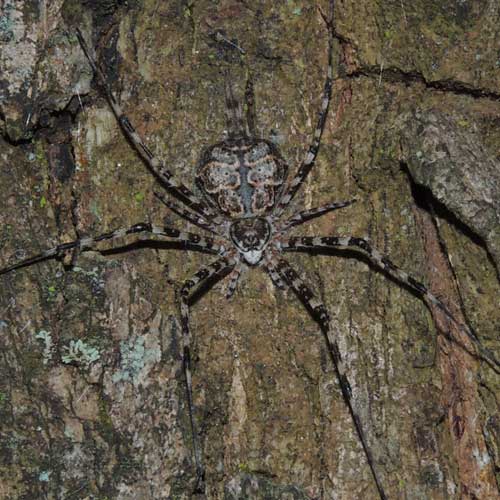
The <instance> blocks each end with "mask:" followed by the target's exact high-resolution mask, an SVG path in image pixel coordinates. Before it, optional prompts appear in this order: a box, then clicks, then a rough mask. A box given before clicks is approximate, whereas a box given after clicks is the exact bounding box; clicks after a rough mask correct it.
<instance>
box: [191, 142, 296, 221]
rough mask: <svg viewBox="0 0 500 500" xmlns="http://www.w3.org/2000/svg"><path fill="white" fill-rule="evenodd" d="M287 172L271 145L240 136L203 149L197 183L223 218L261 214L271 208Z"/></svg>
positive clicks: (274, 147) (276, 151)
mask: <svg viewBox="0 0 500 500" xmlns="http://www.w3.org/2000/svg"><path fill="white" fill-rule="evenodd" d="M287 172H288V168H287V166H286V163H285V161H284V160H283V158H282V156H281V154H280V152H279V150H278V148H277V147H276V146H275V145H274V144H272V143H271V142H269V141H265V140H259V139H253V138H248V137H239V138H236V139H228V140H227V141H224V142H221V143H218V144H215V145H214V146H211V147H210V148H208V149H207V150H206V151H205V153H204V154H203V155H202V157H201V159H200V163H199V166H198V171H197V175H196V183H197V185H198V186H199V188H200V189H201V190H202V192H203V193H204V194H205V196H207V197H208V198H210V199H211V201H212V202H213V203H214V204H215V205H216V206H217V207H218V209H219V210H220V211H221V212H222V213H223V214H224V215H225V216H226V217H230V218H239V217H253V216H263V215H265V214H268V213H270V212H271V211H272V209H273V208H274V206H275V203H276V198H277V196H278V194H279V193H280V192H281V189H282V186H283V184H284V182H285V179H286V175H287Z"/></svg>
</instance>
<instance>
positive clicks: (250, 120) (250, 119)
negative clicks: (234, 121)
mask: <svg viewBox="0 0 500 500" xmlns="http://www.w3.org/2000/svg"><path fill="white" fill-rule="evenodd" d="M245 107H246V112H247V113H246V115H247V116H246V118H247V119H246V130H247V135H248V136H249V137H256V131H255V121H256V120H255V94H254V91H253V79H252V75H251V74H250V75H248V78H247V84H246V87H245Z"/></svg>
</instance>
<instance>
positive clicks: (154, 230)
mask: <svg viewBox="0 0 500 500" xmlns="http://www.w3.org/2000/svg"><path fill="white" fill-rule="evenodd" d="M137 233H147V234H149V235H155V236H161V237H165V238H167V241H175V242H177V243H181V244H184V245H186V247H187V249H192V250H200V251H202V252H208V253H214V254H217V253H219V252H220V249H221V247H220V246H219V245H218V244H217V242H216V240H215V239H213V238H210V237H202V236H200V235H198V234H195V233H189V232H187V231H179V230H178V229H176V228H174V227H170V226H154V225H152V224H150V223H149V222H140V223H138V224H134V225H133V226H130V227H126V228H125V227H124V228H120V229H116V230H115V231H110V232H109V233H104V234H101V235H99V236H95V237H94V238H91V237H88V238H80V239H78V240H73V241H69V242H67V243H61V244H59V245H56V246H55V247H52V248H49V249H48V250H45V251H44V252H42V253H40V254H38V255H34V256H32V257H29V258H27V259H24V260H21V261H19V262H17V263H15V264H13V265H11V266H8V267H4V268H3V269H0V274H6V273H8V272H10V271H14V270H15V269H19V268H21V267H26V266H30V265H31V264H35V263H36V262H40V261H42V260H46V259H50V258H53V257H57V256H59V255H61V254H62V253H63V252H65V251H67V250H70V249H73V248H75V249H79V250H81V251H86V250H90V249H92V248H94V247H95V246H96V245H97V243H99V242H101V241H104V240H113V239H118V238H123V237H124V236H127V235H129V234H137Z"/></svg>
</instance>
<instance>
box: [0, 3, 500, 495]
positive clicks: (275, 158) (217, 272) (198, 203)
mask: <svg viewBox="0 0 500 500" xmlns="http://www.w3.org/2000/svg"><path fill="white" fill-rule="evenodd" d="M333 12H334V2H333V0H331V1H330V13H329V15H328V16H325V15H323V14H322V16H323V18H324V20H325V24H326V27H327V31H328V69H327V75H326V79H325V83H324V89H323V95H322V99H321V107H320V110H319V113H318V119H317V125H316V128H315V131H314V133H313V138H312V141H311V144H310V146H309V148H308V149H307V152H306V154H305V156H304V159H303V161H302V163H301V164H300V165H299V166H298V168H297V169H296V171H295V172H294V173H293V175H292V176H290V175H289V173H290V172H289V170H290V169H289V167H288V165H287V163H286V162H285V160H284V159H283V156H282V155H281V153H280V152H279V149H278V147H277V146H276V145H275V144H274V143H272V142H271V141H268V140H264V139H261V138H258V137H257V136H256V134H255V116H254V109H253V98H250V99H248V101H247V109H246V116H245V117H243V112H242V107H241V106H240V104H238V103H237V100H236V99H235V98H234V95H233V90H232V87H231V84H230V81H229V78H227V77H226V92H225V93H226V96H225V97H226V108H227V122H228V130H229V136H228V137H227V139H226V140H224V141H222V142H219V143H217V144H215V145H213V146H210V147H209V148H207V149H206V150H205V151H204V152H203V153H202V155H201V159H200V161H199V164H198V167H197V172H196V185H197V187H198V189H199V191H200V192H201V193H202V194H203V197H199V196H198V195H196V194H195V192H194V191H192V190H191V189H189V188H188V187H186V186H185V185H184V184H183V183H181V182H180V181H178V180H177V179H176V178H175V176H174V175H173V173H172V172H171V171H170V170H168V168H167V167H166V166H165V165H164V164H163V162H162V161H161V160H160V159H158V158H157V157H156V156H155V155H154V154H153V153H152V151H151V150H150V149H149V148H148V146H147V145H146V144H145V143H144V141H143V140H142V138H141V137H140V136H139V134H138V133H137V132H136V130H135V128H134V127H133V126H132V124H131V122H130V121H129V119H128V118H127V117H126V116H125V114H124V113H123V111H122V109H121V107H120V105H119V104H118V102H117V99H116V98H115V96H114V93H113V91H112V90H111V88H110V86H109V84H108V83H107V81H106V78H105V76H104V74H103V72H102V71H101V69H100V68H99V66H98V65H97V63H96V62H95V59H94V57H93V56H92V54H91V52H90V50H89V49H88V47H87V45H86V42H85V40H84V38H83V36H82V34H81V33H80V31H79V30H77V36H78V39H79V42H80V45H81V47H82V49H83V51H84V52H85V55H86V56H87V59H88V61H89V63H90V65H91V67H92V69H93V72H94V74H95V76H96V77H97V80H98V81H99V83H100V85H101V86H102V87H103V88H104V91H105V94H106V97H107V100H108V102H109V105H110V106H111V108H112V110H113V112H114V114H115V116H116V118H117V120H118V122H119V124H120V126H121V127H122V129H123V132H124V134H125V135H126V137H127V138H128V139H129V141H130V142H131V143H132V145H133V146H134V147H135V149H136V150H137V151H138V153H139V154H140V155H141V156H142V158H143V160H144V162H145V163H146V165H147V166H148V168H149V170H150V171H151V172H152V174H153V175H154V176H155V177H156V178H157V180H158V181H159V183H160V184H161V185H162V186H163V187H164V188H165V190H166V191H167V193H168V195H172V196H173V197H174V198H175V199H177V200H178V201H179V202H180V204H179V203H177V202H176V201H174V200H173V199H172V198H171V197H170V196H168V195H166V194H165V193H164V192H157V193H155V194H156V196H157V197H158V199H159V200H161V201H162V202H163V203H164V204H165V205H166V206H167V207H168V208H169V209H171V210H172V211H174V212H175V213H177V214H178V215H179V216H180V217H182V218H183V219H185V220H187V221H189V222H191V223H193V224H195V225H197V226H198V227H200V228H201V229H203V230H204V231H205V232H206V233H209V234H205V235H201V234H197V233H192V232H188V231H183V230H179V229H177V228H174V227H170V226H166V225H163V226H159V225H154V224H151V223H149V222H140V223H137V224H134V225H132V226H129V227H126V228H120V229H117V230H114V231H110V232H107V233H104V234H101V235H99V236H96V237H93V238H91V237H88V238H82V239H78V240H74V241H70V242H67V243H62V244H60V245H57V246H56V247H53V248H51V249H48V250H46V251H44V252H42V253H41V254H39V255H35V256H33V257H30V258H28V259H25V260H23V261H20V262H17V263H14V264H13V265H10V266H8V267H5V268H4V269H1V270H0V274H5V273H8V272H11V271H13V270H15V269H18V268H21V267H24V266H28V265H31V264H34V263H36V262H39V261H42V260H44V259H47V258H53V257H57V256H59V255H61V254H64V253H65V252H67V251H69V250H77V251H85V250H88V249H92V248H94V247H96V245H97V244H98V243H99V242H101V241H106V240H114V239H118V238H122V237H123V236H126V235H131V234H136V235H141V239H145V238H146V239H147V237H148V236H155V237H160V238H163V239H164V240H166V241H173V242H178V243H180V244H182V245H185V247H186V249H187V250H197V251H201V252H204V253H209V254H213V255H215V256H216V258H215V260H213V261H212V262H211V263H209V264H207V265H206V266H203V267H202V268H201V269H199V270H198V271H197V272H196V273H195V274H194V275H193V276H191V277H190V278H189V279H187V280H186V281H185V282H184V284H183V285H182V287H181V288H180V293H179V301H180V316H181V325H182V365H183V371H184V375H185V382H186V397H187V402H188V409H189V414H190V425H191V432H192V446H193V456H194V463H195V467H196V476H197V484H196V491H198V492H203V490H204V475H205V471H204V465H203V453H202V447H201V443H200V439H199V436H198V432H197V428H196V425H195V420H194V415H193V387H192V374H191V372H192V366H191V364H192V361H191V345H192V333H191V329H190V325H189V317H190V306H191V305H192V302H193V298H194V297H195V296H196V294H197V291H198V290H200V289H203V288H204V287H205V288H207V289H208V288H210V286H208V287H207V285H213V283H214V282H215V281H216V278H222V277H226V276H228V285H227V288H226V296H227V297H230V296H231V295H232V294H233V293H234V292H235V290H236V289H237V284H238V281H239V279H240V277H241V275H242V273H243V272H245V271H247V270H248V269H249V268H254V267H260V268H262V269H264V271H265V272H266V273H267V274H268V275H269V277H270V279H271V280H272V282H273V283H274V284H275V285H276V286H277V287H278V288H280V289H288V290H291V291H292V292H293V293H294V294H295V295H296V296H297V298H298V299H299V301H300V302H301V303H302V304H303V306H304V307H305V308H306V309H307V310H308V311H309V313H310V315H311V316H312V318H313V319H314V320H315V321H316V322H317V324H318V325H319V327H320V328H321V332H322V333H323V336H324V338H325V341H326V345H327V348H328V352H329V355H330V358H331V361H332V362H333V365H334V369H335V372H336V375H337V378H338V381H339V385H340V389H341V392H342V395H343V398H344V401H345V403H346V405H347V408H348V410H349V413H350V415H351V417H352V420H353V423H354V426H355V429H356V433H357V435H358V437H359V440H360V442H361V445H362V448H363V450H364V453H365V456H366V460H367V463H368V466H369V468H370V470H371V473H372V476H373V479H374V482H375V484H376V488H377V490H378V493H379V496H380V498H382V499H385V498H387V495H386V493H385V490H384V487H383V481H382V479H381V477H380V475H379V473H378V471H377V468H376V464H375V461H374V459H373V456H372V453H371V451H370V447H369V446H368V441H367V439H366V436H365V433H364V431H363V422H362V420H361V418H360V416H359V413H358V411H357V410H356V408H355V407H354V404H353V397H352V389H351V384H350V383H349V380H348V378H347V375H346V369H345V366H344V362H343V356H342V353H341V350H340V348H339V346H338V343H337V338H336V336H335V334H334V333H335V332H334V331H333V326H332V325H331V324H330V318H329V315H328V312H327V309H326V307H325V305H324V304H323V303H322V301H321V300H320V299H319V298H318V297H317V296H316V295H315V294H314V292H313V291H312V289H311V288H310V286H309V285H308V284H307V283H306V282H305V281H304V280H303V279H302V277H301V276H300V274H299V273H298V272H297V271H296V270H295V269H294V268H293V267H292V265H291V264H290V263H289V262H288V260H287V259H286V258H285V256H284V254H285V253H287V252H306V253H310V252H321V251H325V250H326V251H328V250H337V249H340V250H342V249H349V250H354V251H357V252H359V253H361V254H363V255H364V256H365V258H366V259H368V260H369V261H370V262H371V263H372V264H373V265H374V266H375V267H378V268H379V269H381V270H383V271H384V272H385V273H386V274H387V275H389V276H390V277H392V278H393V279H395V280H397V281H399V282H401V283H403V284H404V285H405V286H407V287H409V288H410V289H411V290H413V291H414V292H415V293H416V294H417V295H419V296H420V297H421V298H422V299H423V300H424V301H425V302H426V303H427V304H430V305H431V306H434V307H437V308H438V309H439V310H441V311H442V313H444V315H445V316H446V317H447V318H448V319H449V320H450V321H452V322H454V323H455V324H456V325H457V326H458V327H459V328H460V329H461V330H462V331H463V332H464V333H465V334H466V335H468V337H469V338H470V339H471V341H472V342H474V346H475V348H476V349H477V350H478V351H479V352H480V354H481V355H482V356H483V359H485V360H486V361H487V362H488V363H490V364H491V365H492V366H494V367H495V368H498V362H497V361H496V360H494V359H492V358H491V356H490V355H489V353H487V352H485V350H484V349H483V348H482V347H481V346H480V344H479V342H478V341H477V339H476V338H475V336H474V335H473V334H472V332H471V331H470V330H469V329H468V327H467V326H465V325H463V324H461V323H460V322H459V321H457V320H456V319H455V317H454V316H453V314H452V313H451V312H450V310H449V309H448V307H447V306H446V305H445V304H444V303H443V302H442V301H441V300H439V299H438V298H437V297H435V296H434V295H433V294H432V293H431V292H430V291H429V289H428V288H427V287H426V286H425V285H424V284H422V283H420V282H419V281H417V280H416V279H415V278H413V277H412V276H410V275H409V274H408V273H407V272H406V271H403V270H401V269H400V268H398V267H397V266H396V265H395V264H393V263H392V262H391V260H390V259H389V258H387V257H386V256H384V255H382V254H381V253H380V252H378V251H377V250H376V249H374V248H372V246H371V245H370V243H369V242H368V241H367V240H365V239H362V238H357V237H353V236H313V237H309V236H307V237H306V236H295V237H290V236H288V231H289V230H290V229H291V228H293V227H295V226H299V225H301V224H303V223H305V222H307V221H309V220H311V219H313V218H316V217H320V216H322V215H324V214H326V213H329V212H331V211H333V210H337V209H341V208H345V207H348V206H349V205H351V204H352V203H353V202H354V201H355V200H348V201H341V202H332V203H328V204H326V205H323V206H320V207H317V208H312V209H307V210H299V211H296V212H292V213H291V214H288V215H287V210H288V209H289V208H290V206H291V202H292V200H293V199H294V197H295V195H296V193H297V192H298V190H299V189H300V186H301V185H302V183H303V182H304V180H305V179H306V177H307V175H308V174H309V172H310V171H311V169H312V167H313V166H314V163H315V160H316V157H317V154H318V150H319V147H320V142H321V137H322V134H323V130H324V127H325V123H326V119H327V114H328V107H329V102H330V97H331V92H332V83H333V80H334V75H333V73H334V72H333V64H332V59H333V44H334V35H335V27H334V22H333ZM245 94H246V96H247V97H248V96H252V83H251V82H249V83H247V91H246V93H245ZM205 291H207V290H205Z"/></svg>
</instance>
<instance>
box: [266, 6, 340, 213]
mask: <svg viewBox="0 0 500 500" xmlns="http://www.w3.org/2000/svg"><path fill="white" fill-rule="evenodd" d="M334 3H335V2H334V0H330V20H327V19H325V22H326V25H327V27H328V34H329V36H328V70H327V75H326V80H325V85H324V88H323V99H322V102H321V109H320V111H319V115H318V122H317V125H316V129H315V131H314V136H313V140H312V143H311V145H310V146H309V149H308V151H307V154H306V157H305V158H304V160H303V161H302V163H301V165H300V167H299V168H298V170H297V173H296V174H295V176H294V177H293V178H292V179H291V180H290V181H289V183H288V184H287V187H286V189H285V190H284V191H283V196H282V197H281V199H280V200H279V202H278V204H277V207H276V211H275V215H276V216H277V217H279V216H280V215H281V214H282V213H283V211H284V210H285V209H286V208H287V206H288V205H289V204H290V202H291V201H292V199H293V197H294V196H295V194H296V193H297V191H298V189H299V188H300V186H301V184H302V183H303V182H304V181H305V179H306V177H307V175H308V174H309V172H310V171H311V169H312V167H313V166H314V162H315V161H316V156H317V155H318V150H319V147H320V144H321V136H322V135H323V131H324V129H325V123H326V117H327V115H328V107H329V105H330V98H331V95H332V81H333V62H332V61H333V35H334V32H335V28H334V26H333V23H334V20H333V19H334V18H333V14H334V12H333V11H334Z"/></svg>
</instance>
